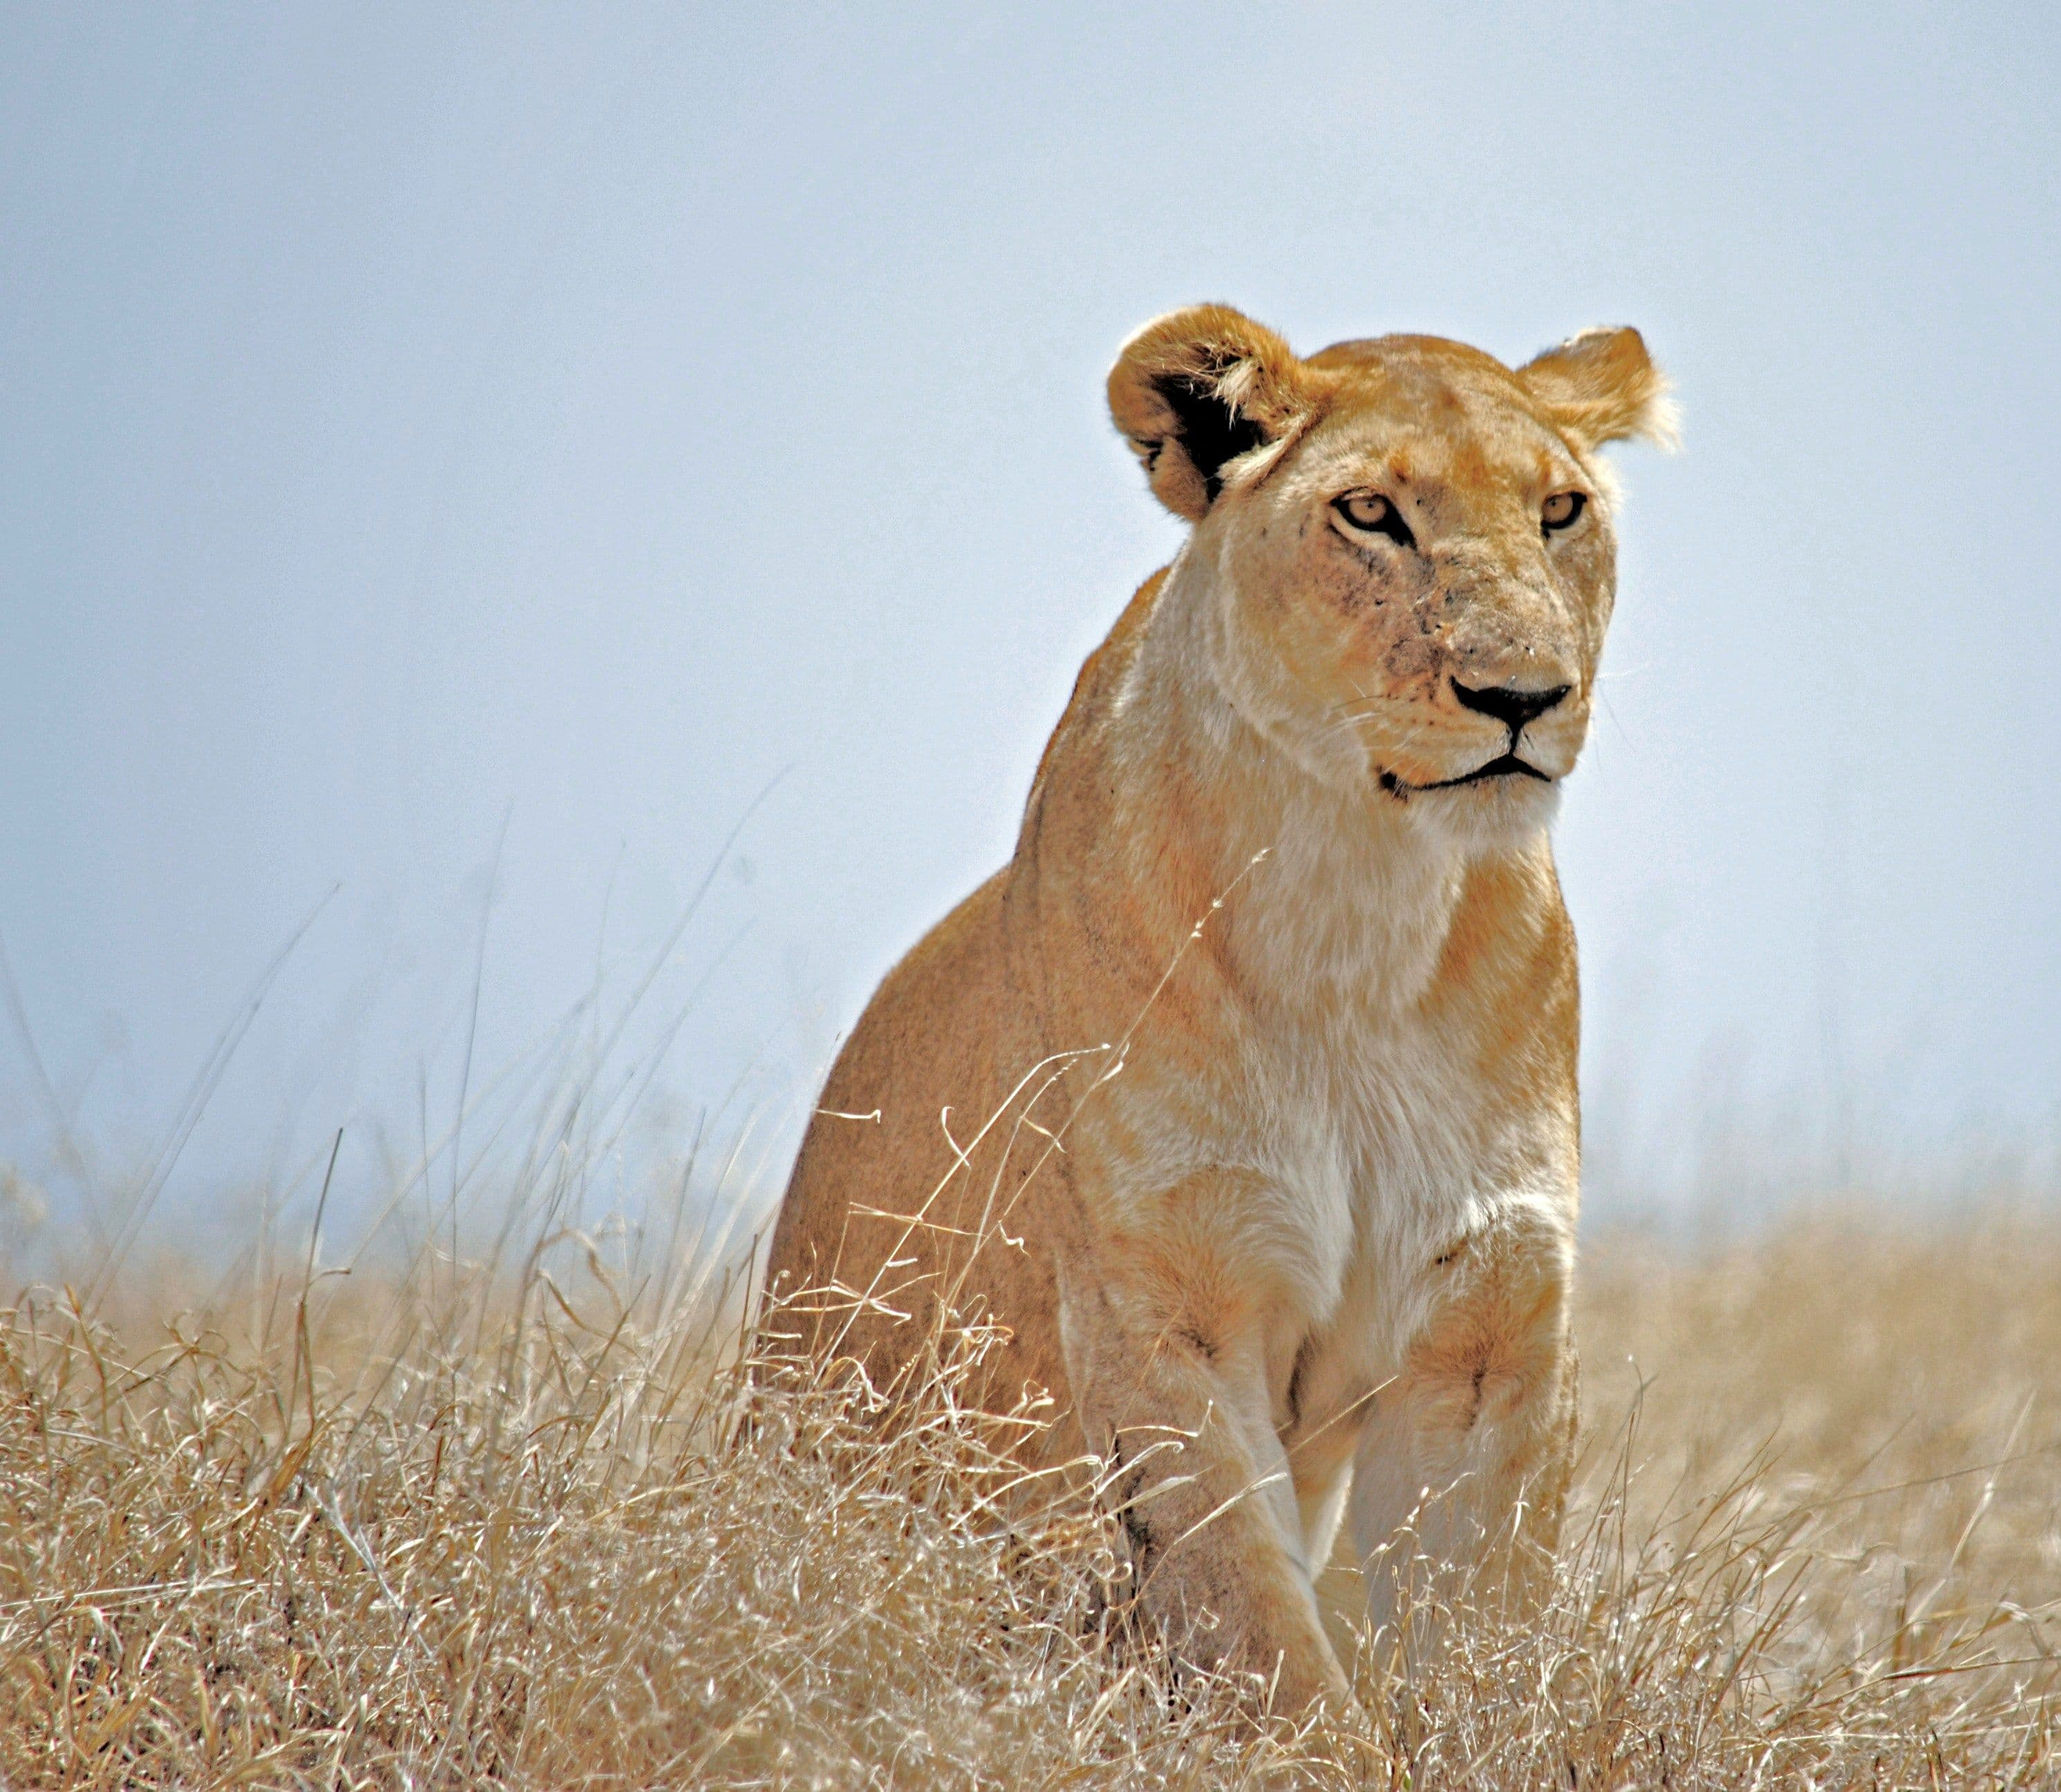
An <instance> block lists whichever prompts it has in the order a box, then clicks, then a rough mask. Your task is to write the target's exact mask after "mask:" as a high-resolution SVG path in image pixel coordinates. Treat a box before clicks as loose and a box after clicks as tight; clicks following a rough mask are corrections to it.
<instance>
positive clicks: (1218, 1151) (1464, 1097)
mask: <svg viewBox="0 0 2061 1792" xmlns="http://www.w3.org/2000/svg"><path fill="white" fill-rule="evenodd" d="M1470 1057H1471V1054H1467V1053H1465V1052H1463V1051H1461V1050H1458V1049H1456V1047H1455V1044H1454V1042H1452V1041H1451V1040H1450V1039H1449V1038H1445V1037H1443V1036H1442V1035H1441V1034H1439V1032H1438V1031H1437V1030H1435V1029H1434V1028H1431V1027H1429V1026H1412V1025H1398V1024H1395V1023H1394V1022H1389V1023H1387V1024H1385V1025H1376V1024H1375V1023H1374V1022H1372V1021H1368V1022H1364V1023H1362V1024H1332V1025H1327V1026H1310V1027H1308V1028H1289V1027H1281V1026H1275V1027H1271V1028H1269V1029H1267V1030H1261V1029H1259V1028H1258V1027H1257V1026H1251V1027H1247V1028H1245V1029H1242V1030H1239V1031H1237V1032H1235V1033H1234V1034H1232V1036H1231V1038H1227V1039H1226V1040H1225V1041H1224V1042H1223V1047H1222V1049H1220V1050H1218V1051H1217V1052H1215V1053H1213V1054H1211V1056H1210V1058H1209V1061H1208V1062H1207V1066H1206V1068H1204V1069H1203V1070H1200V1071H1199V1072H1195V1073H1193V1074H1191V1076H1190V1077H1189V1078H1186V1079H1184V1084H1183V1086H1182V1087H1180V1088H1179V1089H1178V1090H1167V1089H1164V1088H1162V1089H1158V1090H1145V1089H1142V1088H1141V1089H1139V1090H1136V1091H1135V1093H1136V1094H1138V1095H1139V1097H1140V1098H1142V1099H1141V1106H1152V1107H1155V1108H1156V1109H1157V1110H1158V1112H1157V1119H1156V1123H1155V1124H1151V1125H1147V1126H1139V1127H1138V1128H1135V1129H1130V1128H1127V1129H1126V1131H1127V1136H1128V1137H1129V1138H1130V1139H1131V1141H1133V1142H1140V1143H1143V1144H1144V1146H1145V1147H1146V1149H1145V1150H1143V1152H1142V1153H1141V1154H1139V1155H1138V1156H1137V1157H1135V1158H1134V1159H1133V1161H1131V1162H1129V1163H1127V1165H1126V1166H1124V1174H1123V1176H1122V1177H1121V1178H1120V1180H1121V1181H1122V1182H1123V1183H1125V1184H1127V1185H1128V1188H1129V1190H1131V1191H1133V1192H1132V1194H1131V1198H1130V1199H1128V1200H1127V1201H1125V1202H1124V1203H1123V1204H1124V1205H1125V1206H1127V1207H1129V1208H1130V1209H1131V1215H1130V1217H1131V1220H1132V1221H1133V1222H1134V1223H1135V1222H1139V1221H1142V1220H1148V1218H1149V1216H1151V1215H1152V1214H1154V1213H1155V1210H1159V1204H1160V1202H1162V1201H1163V1200H1164V1199H1166V1198H1168V1197H1169V1196H1170V1194H1171V1191H1176V1190H1193V1189H1196V1188H1198V1187H1199V1188H1201V1189H1203V1190H1207V1195H1206V1197H1205V1198H1203V1200H1202V1201H1200V1202H1192V1201H1191V1202H1186V1203H1184V1204H1183V1206H1182V1207H1181V1209H1180V1226H1181V1228H1182V1230H1183V1234H1184V1235H1185V1237H1186V1238H1187V1239H1188V1240H1189V1241H1191V1242H1203V1241H1205V1240H1207V1242H1208V1243H1209V1244H1210V1246H1211V1247H1212V1248H1211V1257H1212V1258H1214V1259H1215V1261H1216V1262H1219V1263H1221V1264H1223V1265H1224V1266H1227V1268H1229V1269H1230V1270H1231V1271H1232V1272H1233V1273H1235V1274H1236V1275H1237V1277H1238V1278H1239V1281H1240V1282H1242V1283H1243V1284H1246V1285H1247V1286H1251V1287H1252V1288H1254V1289H1255V1291H1256V1292H1259V1294H1261V1297H1262V1299H1263V1304H1264V1306H1265V1310H1267V1314H1268V1326H1267V1329H1268V1331H1269V1334H1270V1337H1271V1336H1272V1335H1273V1334H1279V1336H1280V1337H1281V1338H1284V1339H1295V1340H1299V1339H1300V1338H1302V1337H1303V1336H1305V1335H1307V1334H1309V1333H1311V1332H1312V1331H1315V1330H1319V1329H1322V1328H1325V1327H1330V1326H1335V1325H1336V1324H1338V1323H1339V1321H1340V1320H1341V1318H1342V1317H1343V1314H1344V1310H1345V1309H1347V1308H1348V1307H1351V1308H1353V1309H1355V1314H1354V1315H1353V1323H1354V1326H1355V1330H1359V1331H1361V1332H1364V1333H1367V1334H1368V1341H1369V1342H1370V1344H1373V1343H1375V1342H1377V1338H1378V1339H1379V1342H1382V1343H1383V1344H1385V1345H1387V1346H1389V1347H1391V1348H1399V1347H1400V1345H1401V1344H1402V1342H1404V1341H1405V1340H1406V1339H1407V1335H1408V1334H1409V1333H1410V1331H1411V1330H1413V1329H1414V1327H1415V1324H1416V1323H1418V1322H1419V1318H1417V1316H1416V1314H1417V1310H1418V1308H1419V1306H1420V1304H1421V1303H1420V1302H1418V1301H1417V1300H1416V1299H1415V1298H1414V1292H1413V1291H1414V1290H1416V1289H1418V1288H1419V1286H1420V1285H1421V1284H1423V1282H1424V1281H1425V1279H1426V1271H1427V1270H1428V1268H1429V1266H1431V1263H1432V1262H1433V1259H1434V1258H1436V1257H1437V1256H1438V1255H1439V1254H1440V1253H1441V1251H1443V1250H1445V1249H1446V1248H1447V1247H1448V1246H1450V1244H1451V1242H1452V1241H1453V1240H1454V1239H1455V1238H1459V1237H1462V1236H1464V1235H1465V1234H1467V1233H1469V1232H1470V1231H1471V1230H1475V1228H1476V1227H1477V1226H1479V1224H1480V1223H1481V1222H1482V1219H1483V1215H1484V1214H1486V1213H1487V1211H1489V1210H1491V1208H1492V1207H1493V1206H1494V1204H1495V1202H1496V1201H1497V1200H1498V1199H1499V1198H1501V1197H1502V1195H1503V1193H1504V1192H1505V1190H1506V1189H1507V1184H1508V1182H1509V1181H1510V1175H1509V1170H1508V1166H1509V1165H1510V1164H1511V1162H1512V1161H1513V1159H1514V1157H1515V1156H1516V1155H1518V1154H1519V1153H1517V1152H1515V1151H1514V1149H1513V1147H1514V1146H1518V1145H1519V1144H1520V1143H1521V1142H1522V1136H1523V1134H1525V1132H1526V1131H1527V1126H1528V1125H1529V1124H1530V1122H1528V1120H1527V1116H1524V1115H1523V1114H1517V1113H1512V1112H1497V1111H1494V1110H1495V1107H1496V1105H1497V1104H1496V1103H1495V1102H1494V1101H1492V1099H1491V1098H1490V1097H1489V1095H1488V1094H1487V1093H1486V1092H1484V1091H1483V1090H1480V1089H1479V1087H1477V1086H1475V1084H1474V1083H1473V1082H1471V1080H1470V1078H1469V1076H1468V1074H1467V1061H1468V1059H1469V1058H1470ZM1293 1347H1294V1346H1293V1344H1292V1343H1291V1345H1290V1346H1289V1348H1290V1350H1291V1354H1292V1351H1293ZM1270 1354H1271V1352H1270ZM1377 1354H1382V1353H1380V1352H1377Z"/></svg>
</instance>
